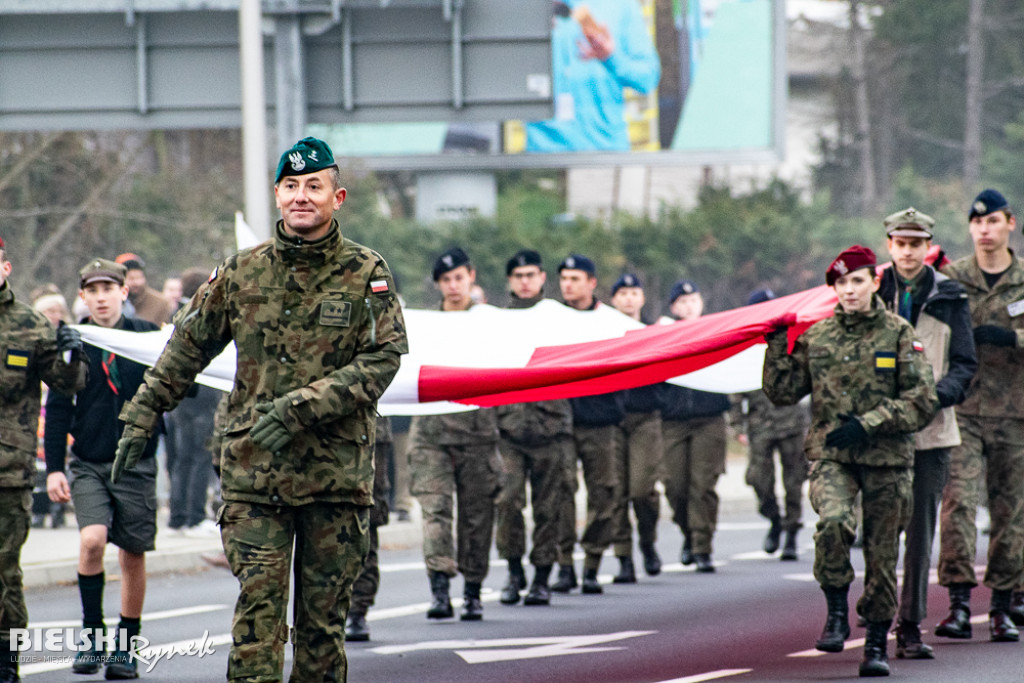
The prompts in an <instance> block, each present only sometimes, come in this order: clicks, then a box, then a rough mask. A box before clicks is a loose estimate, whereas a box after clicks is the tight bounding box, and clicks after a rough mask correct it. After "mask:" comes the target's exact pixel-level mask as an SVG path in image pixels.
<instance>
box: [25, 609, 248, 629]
mask: <svg viewBox="0 0 1024 683" xmlns="http://www.w3.org/2000/svg"><path fill="white" fill-rule="evenodd" d="M233 608H234V605H194V606H192V607H179V608H177V609H168V610H163V611H161V612H143V614H142V620H143V621H158V620H160V619H175V618H177V617H187V616H191V615H193V614H205V613H207V612H216V611H218V610H222V609H233ZM119 618H120V617H119V616H118V615H114V616H107V617H105V619H106V621H107V623H108V624H116V623H117V621H118V619H119ZM81 625H82V620H81V619H76V620H72V621H33V622H30V623H29V625H28V628H30V629H32V628H77V627H79V626H81Z"/></svg>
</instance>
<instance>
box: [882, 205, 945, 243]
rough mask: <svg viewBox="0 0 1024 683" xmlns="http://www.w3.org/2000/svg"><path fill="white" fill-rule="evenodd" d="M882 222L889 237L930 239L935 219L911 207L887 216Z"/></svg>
mask: <svg viewBox="0 0 1024 683" xmlns="http://www.w3.org/2000/svg"><path fill="white" fill-rule="evenodd" d="M882 224H883V225H884V226H885V234H886V235H888V236H889V237H924V238H925V239H929V240H930V239H931V238H932V228H933V227H935V219H933V218H932V217H931V216H929V215H928V214H926V213H921V212H920V211H918V210H917V209H915V208H914V207H910V208H909V209H903V210H902V211H897V212H896V213H894V214H890V215H888V216H886V217H885V221H883V223H882Z"/></svg>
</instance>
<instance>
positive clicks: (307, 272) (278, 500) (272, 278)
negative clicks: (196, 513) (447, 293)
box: [122, 221, 408, 506]
mask: <svg viewBox="0 0 1024 683" xmlns="http://www.w3.org/2000/svg"><path fill="white" fill-rule="evenodd" d="M177 323H178V324H177V326H176V327H175V330H174V334H173V335H172V336H171V339H170V340H169V341H168V342H167V346H166V348H165V349H164V351H163V353H162V354H161V355H160V358H159V359H158V360H157V362H156V365H155V366H154V367H153V368H152V369H151V370H150V371H149V372H147V373H146V380H145V383H144V384H143V386H142V387H141V388H140V389H139V392H138V393H137V394H136V395H135V398H134V399H133V401H132V403H130V404H128V405H127V406H125V409H124V410H123V411H122V419H124V420H125V421H126V422H132V423H135V424H139V425H143V426H149V425H150V424H152V423H154V422H155V419H156V416H157V415H159V414H160V413H161V412H163V411H166V410H168V409H170V408H173V407H174V406H175V405H177V403H178V402H179V401H180V400H181V398H182V396H184V394H185V392H186V391H187V390H188V387H189V386H190V385H191V384H192V381H193V379H194V378H195V376H196V374H197V373H198V372H199V371H200V370H202V369H203V368H204V367H206V365H207V364H208V363H209V362H210V360H211V359H212V358H214V356H216V355H217V354H218V353H220V352H221V351H222V350H223V349H224V347H225V346H227V344H228V343H230V342H231V341H232V340H233V341H234V342H235V346H236V347H237V350H238V361H237V368H236V371H235V386H234V388H233V389H232V391H231V394H230V395H229V397H228V408H227V414H228V419H227V424H226V426H225V427H224V436H223V441H222V445H221V454H220V455H221V459H220V469H221V489H222V491H223V496H224V500H244V501H251V502H262V503H272V504H281V505H303V504H307V503H310V502H314V501H318V502H350V503H354V504H356V505H367V506H369V505H372V504H373V495H372V494H373V440H374V434H375V419H376V406H377V399H378V398H380V395H381V394H383V393H384V390H385V389H386V388H387V386H388V384H390V382H391V380H392V379H393V378H394V376H395V373H396V372H397V371H398V364H399V357H400V356H401V354H403V353H407V352H408V342H407V340H406V334H405V323H404V320H403V318H402V310H401V306H400V304H399V302H398V298H397V297H396V296H395V286H394V281H393V280H392V277H391V272H390V271H389V270H388V266H387V263H385V262H384V259H383V258H381V256H380V255H379V254H378V253H376V252H375V251H372V250H370V249H367V248H366V247H363V246H361V245H359V244H356V243H354V242H352V241H351V240H347V239H345V238H344V237H343V236H342V235H341V231H340V229H339V228H338V225H337V222H334V223H333V224H332V226H331V229H330V231H329V232H328V234H327V236H325V237H324V238H322V239H320V240H316V241H314V242H307V241H305V240H302V239H299V238H295V237H292V236H289V235H287V234H285V232H284V229H283V226H282V223H281V222H280V221H279V222H278V224H277V229H276V231H275V237H274V239H273V240H271V241H268V242H264V243H263V244H260V245H258V246H256V247H254V248H252V249H246V250H243V251H241V252H239V253H238V254H235V255H234V256H232V257H230V258H228V259H227V260H226V261H224V262H223V263H222V264H221V265H220V266H219V267H218V268H217V269H216V270H215V271H214V273H213V275H212V276H211V277H210V281H209V282H208V283H206V284H205V285H203V286H202V287H200V289H199V291H198V292H196V295H195V296H194V297H193V298H192V300H191V302H189V304H188V308H187V309H186V310H185V311H184V313H183V315H181V317H179V318H177ZM279 397H286V398H287V399H288V402H289V403H290V408H289V409H288V410H287V411H286V414H285V424H286V425H287V426H288V428H289V431H290V432H291V433H292V440H291V442H290V443H289V445H288V447H287V448H285V449H283V450H281V451H279V452H277V453H270V452H268V451H265V450H263V449H260V448H257V447H256V445H255V444H254V443H253V442H252V439H250V438H249V430H250V428H251V427H252V426H253V425H254V424H255V423H256V421H257V419H258V418H259V417H260V413H259V412H258V411H257V410H256V406H257V405H258V404H261V403H264V402H267V401H272V400H273V399H275V398H279Z"/></svg>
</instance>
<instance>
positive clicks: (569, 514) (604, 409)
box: [551, 254, 626, 595]
mask: <svg viewBox="0 0 1024 683" xmlns="http://www.w3.org/2000/svg"><path fill="white" fill-rule="evenodd" d="M558 287H559V289H560V290H561V292H562V300H563V301H564V302H565V304H566V305H567V306H569V307H570V308H573V309H575V310H577V311H593V310H595V309H597V308H599V307H600V306H604V304H603V303H601V301H600V300H598V298H597V297H596V296H594V290H595V289H596V287H597V268H596V267H595V266H594V262H593V261H591V260H590V259H589V258H587V257H586V256H582V255H580V254H570V255H569V256H567V257H566V258H565V259H563V260H562V262H561V263H560V264H559V266H558ZM569 404H570V405H571V406H572V429H573V441H574V442H575V455H574V457H573V460H572V462H567V463H565V465H566V468H567V471H566V478H567V479H569V481H570V482H571V485H572V487H573V496H571V497H569V498H568V499H566V500H565V501H563V504H562V510H561V512H560V514H559V517H560V520H561V521H560V522H559V526H560V527H561V532H560V533H559V559H558V564H559V572H558V580H557V581H556V582H555V584H554V585H552V586H551V590H553V591H556V592H559V593H567V592H568V591H569V590H570V589H572V588H575V587H576V585H577V582H576V571H575V570H574V569H573V557H572V554H573V548H574V546H575V542H576V500H575V491H576V488H577V487H578V485H579V479H578V475H577V474H576V458H579V461H580V464H581V466H582V467H583V480H584V483H585V484H586V487H587V522H586V527H585V528H584V530H583V536H582V537H581V538H580V545H581V546H583V552H584V554H585V556H584V558H583V580H582V582H581V585H580V590H581V591H582V592H583V593H584V594H587V595H600V594H601V593H603V592H604V588H602V586H601V584H600V582H599V581H598V579H597V570H598V569H599V568H600V567H601V556H602V555H603V554H604V551H605V550H606V549H607V548H608V546H609V545H610V544H611V540H612V529H613V527H614V524H615V522H614V513H615V496H616V494H617V492H618V490H619V478H618V471H617V469H616V467H615V456H616V453H618V449H619V443H620V442H621V440H622V420H623V419H624V418H625V416H626V401H625V393H624V392H621V391H615V392H612V393H609V394H598V395H596V396H579V397H576V398H571V399H569Z"/></svg>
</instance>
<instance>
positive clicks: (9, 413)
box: [0, 283, 87, 488]
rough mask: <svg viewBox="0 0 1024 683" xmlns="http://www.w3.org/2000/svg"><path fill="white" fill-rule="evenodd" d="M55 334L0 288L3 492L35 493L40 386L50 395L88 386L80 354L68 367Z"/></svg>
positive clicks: (5, 288)
mask: <svg viewBox="0 0 1024 683" xmlns="http://www.w3.org/2000/svg"><path fill="white" fill-rule="evenodd" d="M62 355H63V354H61V353H60V352H58V351H57V337H56V332H55V330H54V329H53V326H52V325H51V324H50V322H49V321H48V320H47V319H46V318H45V317H43V314H42V313H39V312H37V311H35V310H33V309H32V308H31V307H29V306H26V305H25V304H23V303H21V302H20V301H16V300H15V298H14V292H12V291H11V287H10V285H9V284H7V283H4V286H3V287H0V359H2V361H3V364H2V365H0V488H31V487H32V485H33V484H34V483H35V480H36V469H35V460H36V448H37V446H38V439H39V436H38V434H37V431H38V428H39V410H40V408H41V393H40V392H41V390H42V387H41V386H40V385H39V382H40V381H43V382H46V384H47V386H49V387H50V390H51V391H56V392H58V393H62V394H68V395H71V394H74V393H75V392H76V391H78V390H79V389H81V388H82V386H83V385H84V384H85V378H86V372H87V370H86V364H85V358H84V356H83V355H82V354H81V353H73V354H72V357H71V362H70V363H65V362H64V359H63V358H62Z"/></svg>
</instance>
